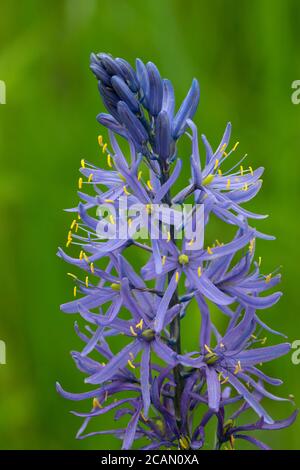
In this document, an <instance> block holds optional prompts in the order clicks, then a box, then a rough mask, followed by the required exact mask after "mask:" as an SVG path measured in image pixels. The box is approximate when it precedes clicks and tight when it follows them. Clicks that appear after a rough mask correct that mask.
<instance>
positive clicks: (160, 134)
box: [155, 111, 171, 160]
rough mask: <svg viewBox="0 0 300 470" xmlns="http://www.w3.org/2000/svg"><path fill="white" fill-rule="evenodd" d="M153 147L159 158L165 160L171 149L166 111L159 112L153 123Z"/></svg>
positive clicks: (169, 127)
mask: <svg viewBox="0 0 300 470" xmlns="http://www.w3.org/2000/svg"><path fill="white" fill-rule="evenodd" d="M155 146H156V151H157V154H158V155H159V157H160V158H161V159H162V160H167V159H168V158H169V156H170V148H171V126H170V120H169V116H168V113H167V112H166V111H161V112H160V113H159V115H158V116H157V118H156V121H155Z"/></svg>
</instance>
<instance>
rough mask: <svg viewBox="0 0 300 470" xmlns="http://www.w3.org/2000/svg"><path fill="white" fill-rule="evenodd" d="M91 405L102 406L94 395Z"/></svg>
mask: <svg viewBox="0 0 300 470" xmlns="http://www.w3.org/2000/svg"><path fill="white" fill-rule="evenodd" d="M93 407H94V408H103V406H102V405H101V403H100V402H99V400H98V398H96V397H95V398H94V399H93Z"/></svg>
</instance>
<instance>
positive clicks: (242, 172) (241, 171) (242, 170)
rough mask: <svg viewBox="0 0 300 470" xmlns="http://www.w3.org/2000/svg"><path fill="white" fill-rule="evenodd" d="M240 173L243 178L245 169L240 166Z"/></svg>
mask: <svg viewBox="0 0 300 470" xmlns="http://www.w3.org/2000/svg"><path fill="white" fill-rule="evenodd" d="M240 173H241V176H243V174H244V168H243V166H242V165H241V166H240Z"/></svg>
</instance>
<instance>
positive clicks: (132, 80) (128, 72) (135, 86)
mask: <svg viewBox="0 0 300 470" xmlns="http://www.w3.org/2000/svg"><path fill="white" fill-rule="evenodd" d="M116 63H117V64H118V65H119V67H120V68H121V69H122V72H123V77H124V80H125V81H126V83H127V85H128V86H129V88H130V90H131V91H133V93H136V92H137V91H138V90H139V83H138V80H137V76H136V73H135V71H134V70H133V68H132V67H131V65H130V64H128V62H126V60H124V59H120V58H119V57H117V58H116Z"/></svg>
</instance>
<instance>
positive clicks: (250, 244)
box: [249, 238, 255, 255]
mask: <svg viewBox="0 0 300 470" xmlns="http://www.w3.org/2000/svg"><path fill="white" fill-rule="evenodd" d="M254 246H255V238H252V240H250V243H249V253H250V254H251V255H252V253H253V250H254Z"/></svg>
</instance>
